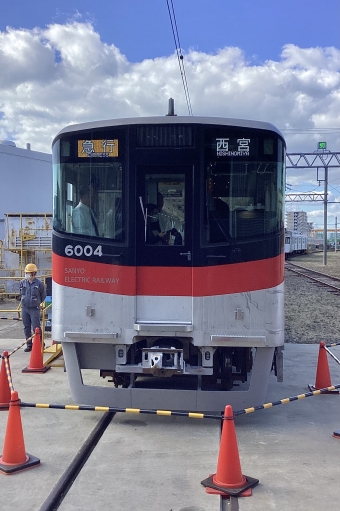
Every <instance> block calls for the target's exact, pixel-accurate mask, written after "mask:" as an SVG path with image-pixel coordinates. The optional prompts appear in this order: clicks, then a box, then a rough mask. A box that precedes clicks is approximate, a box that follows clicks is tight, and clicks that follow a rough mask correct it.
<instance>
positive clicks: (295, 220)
mask: <svg viewBox="0 0 340 511" xmlns="http://www.w3.org/2000/svg"><path fill="white" fill-rule="evenodd" d="M286 226H287V230H288V231H298V232H300V233H301V234H309V231H310V228H309V224H308V219H307V213H306V212H305V211H287V213H286Z"/></svg>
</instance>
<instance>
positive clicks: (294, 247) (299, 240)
mask: <svg viewBox="0 0 340 511" xmlns="http://www.w3.org/2000/svg"><path fill="white" fill-rule="evenodd" d="M307 249H308V236H307V235H306V234H301V233H300V232H298V231H289V230H286V231H285V258H286V259H288V258H289V257H291V256H294V255H299V254H307Z"/></svg>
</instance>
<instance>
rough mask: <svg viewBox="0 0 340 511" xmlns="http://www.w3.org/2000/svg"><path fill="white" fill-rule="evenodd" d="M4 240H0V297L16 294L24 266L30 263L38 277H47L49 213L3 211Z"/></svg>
mask: <svg viewBox="0 0 340 511" xmlns="http://www.w3.org/2000/svg"><path fill="white" fill-rule="evenodd" d="M5 218H6V223H5V227H6V231H5V239H4V241H3V242H1V243H0V293H1V296H2V297H4V296H5V297H8V298H9V297H13V296H17V295H18V294H19V282H20V280H21V279H22V278H23V277H24V275H25V266H26V265H27V264H28V263H34V264H36V265H37V267H38V269H39V275H38V277H39V278H42V277H49V276H51V265H52V214H51V213H7V214H6V215H5Z"/></svg>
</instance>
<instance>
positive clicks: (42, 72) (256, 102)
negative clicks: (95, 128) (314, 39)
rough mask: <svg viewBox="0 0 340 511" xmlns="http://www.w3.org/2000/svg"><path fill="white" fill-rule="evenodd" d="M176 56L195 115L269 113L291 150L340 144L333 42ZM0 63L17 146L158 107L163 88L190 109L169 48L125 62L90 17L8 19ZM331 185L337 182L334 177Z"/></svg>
mask: <svg viewBox="0 0 340 511" xmlns="http://www.w3.org/2000/svg"><path fill="white" fill-rule="evenodd" d="M184 64H185V70H186V76H187V81H188V86H189V91H190V98H191V104H192V109H193V113H194V115H207V116H219V117H241V118H248V119H258V120H262V121H268V122H271V123H273V124H275V125H276V126H277V127H278V128H280V129H283V130H284V134H285V136H286V140H287V145H288V151H289V152H300V151H308V152H313V151H314V150H315V149H316V144H317V141H321V140H322V141H323V140H326V141H327V143H328V147H329V149H331V150H333V151H336V150H340V51H339V50H338V49H336V48H319V47H318V48H299V47H297V46H294V45H292V44H287V45H286V46H285V47H284V48H283V50H282V54H281V59H280V60H279V61H272V60H268V61H267V62H265V63H264V64H262V65H253V64H252V63H251V62H247V61H246V59H245V55H244V53H243V52H242V50H241V49H239V48H229V47H226V48H222V49H220V50H219V51H218V52H216V53H215V54H206V53H202V52H198V51H196V50H189V51H188V52H187V53H186V54H185V55H184ZM0 67H1V69H2V73H1V74H0V138H10V139H13V140H15V142H16V143H17V145H18V146H19V147H25V146H26V143H27V142H30V143H31V146H32V149H35V150H40V151H46V152H50V148H51V141H52V140H53V138H54V136H55V135H56V134H57V132H58V131H59V130H60V129H61V128H63V127H64V126H66V125H68V124H73V123H78V122H85V121H89V120H98V119H107V118H115V117H116V118H117V117H131V116H148V115H165V114H166V112H167V102H168V98H169V97H173V98H175V108H176V112H177V114H179V115H188V109H187V105H186V101H185V96H184V92H183V85H182V78H181V75H180V72H179V68H178V61H177V56H176V55H175V54H173V55H169V56H164V57H162V58H156V59H153V60H144V61H142V62H139V63H130V62H128V60H127V59H126V57H125V56H124V55H123V54H122V53H121V52H120V50H119V49H118V48H117V47H116V46H114V45H113V44H111V45H108V44H105V43H103V42H102V41H101V39H100V35H99V34H98V32H96V31H95V29H94V27H93V25H91V23H80V22H78V21H75V20H73V21H70V22H68V23H67V24H63V25H62V24H57V23H55V24H52V25H50V26H48V27H47V28H46V29H42V28H41V29H40V28H35V29H34V30H24V29H20V30H15V29H13V28H7V30H6V32H0ZM329 128H338V129H337V130H333V132H330V130H329ZM306 130H314V131H306ZM288 182H290V183H291V184H293V186H295V187H298V186H299V185H300V184H302V183H305V184H306V186H308V183H309V184H310V186H311V188H312V187H316V186H318V182H317V179H316V172H315V171H314V170H313V171H306V170H303V171H302V170H301V171H298V170H296V171H292V172H290V171H289V172H288ZM334 186H335V187H336V186H337V187H338V190H339V187H340V181H337V182H334ZM338 195H340V193H338ZM339 207H340V206H339ZM339 211H340V210H339ZM339 218H340V214H339Z"/></svg>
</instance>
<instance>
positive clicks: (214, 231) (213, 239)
mask: <svg viewBox="0 0 340 511" xmlns="http://www.w3.org/2000/svg"><path fill="white" fill-rule="evenodd" d="M212 138H213V137H211V136H210V140H211V139H212ZM234 138H235V139H236V140H235V145H236V147H233V146H232V145H231V143H230V141H233V138H232V137H229V138H222V137H220V138H219V137H216V139H215V140H216V141H217V143H216V145H214V146H213V147H212V146H211V143H210V144H209V145H208V146H207V147H206V151H205V156H206V159H205V205H204V207H205V210H204V213H203V232H204V235H203V241H204V242H205V243H207V244H215V243H228V242H230V241H231V240H232V239H240V240H242V239H243V238H246V239H248V238H250V237H257V236H263V235H266V234H270V233H274V232H277V231H278V230H279V229H280V228H281V227H282V225H283V219H282V204H283V200H284V199H283V198H284V178H283V176H284V172H283V163H282V161H283V158H282V151H283V145H282V142H281V141H280V140H279V139H277V138H276V139H274V138H270V139H269V138H265V137H263V138H262V137H257V138H252V139H250V138H248V139H245V138H240V136H238V137H237V136H235V137H234ZM216 147H217V151H216Z"/></svg>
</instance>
